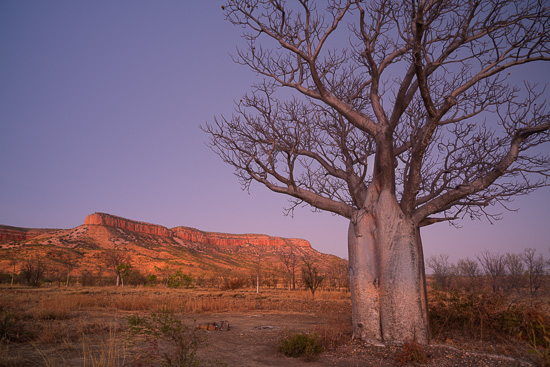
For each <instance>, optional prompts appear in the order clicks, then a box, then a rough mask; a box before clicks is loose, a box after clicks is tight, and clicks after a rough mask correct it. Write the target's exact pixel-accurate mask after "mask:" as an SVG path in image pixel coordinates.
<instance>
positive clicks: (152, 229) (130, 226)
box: [84, 213, 311, 248]
mask: <svg viewBox="0 0 550 367" xmlns="http://www.w3.org/2000/svg"><path fill="white" fill-rule="evenodd" d="M84 224H87V225H102V226H108V227H115V228H122V229H126V230H129V231H133V232H138V233H144V234H152V235H157V236H163V237H179V238H181V239H183V240H186V241H192V242H200V243H205V244H210V245H215V246H242V245H246V244H250V245H253V246H285V245H292V246H298V247H306V248H311V245H310V243H309V242H308V241H306V240H302V239H298V238H281V237H271V236H267V235H262V234H228V233H216V232H203V231H200V230H198V229H195V228H190V227H175V228H172V229H168V228H166V227H163V226H159V225H157V224H151V223H144V222H138V221H134V220H129V219H125V218H121V217H116V216H114V215H110V214H105V213H94V214H90V215H88V216H87V217H86V220H85V221H84Z"/></svg>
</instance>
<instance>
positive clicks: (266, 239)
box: [172, 227, 311, 248]
mask: <svg viewBox="0 0 550 367" xmlns="http://www.w3.org/2000/svg"><path fill="white" fill-rule="evenodd" d="M172 231H173V232H174V236H176V237H179V238H181V239H184V240H187V241H193V242H202V243H207V244H210V245H215V246H243V245H252V246H289V245H290V246H298V247H306V248H310V247H311V245H310V243H309V242H308V241H306V240H302V239H299V238H281V237H271V236H267V235H261V234H229V233H216V232H203V231H199V230H197V229H195V228H189V227H176V228H172Z"/></svg>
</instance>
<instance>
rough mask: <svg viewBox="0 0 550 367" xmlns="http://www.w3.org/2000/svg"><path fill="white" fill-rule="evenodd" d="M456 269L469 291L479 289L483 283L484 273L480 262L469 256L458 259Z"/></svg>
mask: <svg viewBox="0 0 550 367" xmlns="http://www.w3.org/2000/svg"><path fill="white" fill-rule="evenodd" d="M456 271H457V274H458V276H459V277H460V281H461V283H462V284H463V286H464V287H465V288H466V290H468V291H474V290H475V291H477V290H479V288H480V287H481V285H482V279H481V277H482V273H481V270H480V268H479V263H478V262H477V261H475V260H472V259H470V258H469V257H467V258H465V259H460V260H458V262H457V264H456Z"/></svg>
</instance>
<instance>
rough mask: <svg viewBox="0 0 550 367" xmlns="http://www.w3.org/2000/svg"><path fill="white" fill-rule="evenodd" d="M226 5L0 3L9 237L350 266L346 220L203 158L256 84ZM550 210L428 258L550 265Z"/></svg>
mask: <svg viewBox="0 0 550 367" xmlns="http://www.w3.org/2000/svg"><path fill="white" fill-rule="evenodd" d="M220 4H221V2H218V1H192V2H191V1H186V2H183V1H160V2H159V1H120V0H119V1H116V2H114V1H93V2H92V1H89V2H83V1H69V0H66V1H58V0H49V1H42V0H40V1H31V0H26V1H18V0H6V1H2V2H0V48H1V51H0V54H1V55H2V56H1V57H0V172H1V173H0V175H1V176H0V177H1V178H0V224H5V225H12V226H21V227H45V228H72V227H76V226H78V225H80V224H82V223H83V221H84V218H85V217H86V215H88V214H90V213H93V212H96V211H101V212H107V213H111V214H114V215H118V216H122V217H126V218H130V219H135V220H140V221H145V222H151V223H157V224H161V225H164V226H167V227H175V226H178V225H185V226H191V227H196V228H199V229H202V230H206V231H219V232H230V233H265V234H269V235H274V236H282V237H299V238H305V239H307V240H309V241H310V242H311V244H312V245H313V247H314V248H316V249H317V250H319V251H322V252H325V253H332V254H336V255H338V256H341V257H347V244H346V241H347V226H348V224H347V221H346V220H345V219H343V218H341V217H336V216H333V215H331V214H328V213H322V214H318V213H311V212H310V210H309V209H299V210H297V211H296V213H295V216H294V218H290V217H285V216H283V214H282V207H283V206H285V205H286V197H284V196H282V195H278V194H274V193H271V192H269V191H268V190H267V189H265V188H263V187H261V186H259V185H254V186H253V187H252V190H251V194H250V195H249V194H248V193H247V192H244V191H242V190H241V188H240V186H239V183H238V182H237V179H236V177H235V176H234V175H233V170H232V168H231V167H229V166H227V165H225V164H224V163H223V162H221V160H220V159H219V158H218V157H217V156H216V155H215V154H214V153H213V152H212V151H210V150H209V149H208V148H207V147H206V145H205V142H206V141H207V136H206V135H205V134H204V133H203V132H202V131H201V130H200V129H199V127H198V126H199V125H200V124H204V123H205V122H207V121H213V118H214V116H215V115H220V114H230V113H231V111H232V109H233V99H237V98H239V97H240V96H241V95H242V94H243V93H244V92H246V91H247V90H248V89H249V85H250V84H251V83H252V82H253V81H254V80H256V79H255V76H254V75H253V73H251V72H250V71H248V70H247V69H246V68H245V67H242V66H239V65H236V64H234V63H233V62H232V61H231V58H230V56H229V54H230V53H232V52H233V51H234V50H235V46H236V45H237V44H242V43H241V40H240V38H239V35H240V29H238V28H235V27H233V26H232V25H231V24H229V23H228V22H226V21H224V16H223V14H222V11H221V9H220ZM544 67H546V66H544ZM541 70H543V69H541V68H538V72H539V75H538V78H539V80H540V78H541V77H545V79H546V81H548V74H549V73H542V74H541V73H540V71H541ZM544 70H545V71H547V70H548V68H547V67H546V69H544ZM526 77H529V76H528V75H526ZM544 149H545V151H546V152H548V150H549V149H550V147H548V146H546V147H544ZM549 198H550V190H549V189H544V190H540V191H538V192H536V193H534V194H532V195H530V196H529V197H523V198H520V199H518V200H516V201H515V203H514V204H513V206H514V207H516V208H520V210H519V212H518V213H510V212H507V213H505V215H504V220H502V221H500V222H498V223H496V224H495V225H490V224H488V223H487V222H486V221H483V222H477V221H475V222H472V221H464V222H462V223H461V224H462V226H463V228H461V229H454V228H453V227H449V226H448V225H447V224H440V225H437V226H432V227H430V228H426V229H425V230H423V242H424V246H425V255H426V256H430V255H434V254H436V253H448V254H450V255H451V259H452V260H453V261H455V260H456V259H458V258H461V257H466V256H469V257H473V256H475V254H477V253H479V252H481V251H483V250H484V249H488V250H490V251H493V252H499V251H501V252H507V251H512V252H519V251H522V250H523V249H524V248H526V247H535V248H537V249H538V250H539V251H542V252H543V253H544V254H545V256H549V255H550V254H549V252H548V248H549V246H550V240H549V239H550V225H549V218H550V207H549V205H548V204H549Z"/></svg>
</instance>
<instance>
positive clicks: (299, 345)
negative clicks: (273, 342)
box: [277, 331, 324, 360]
mask: <svg viewBox="0 0 550 367" xmlns="http://www.w3.org/2000/svg"><path fill="white" fill-rule="evenodd" d="M277 350H278V351H279V352H280V353H282V354H284V355H285V356H287V357H292V358H298V357H302V356H303V357H305V359H306V360H315V359H316V358H317V357H318V356H319V354H321V353H323V351H324V349H323V346H322V345H321V338H320V337H319V335H318V334H317V333H315V332H314V333H304V332H296V333H290V332H288V331H287V332H285V334H284V336H283V337H282V338H281V339H279V343H278V346H277Z"/></svg>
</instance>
